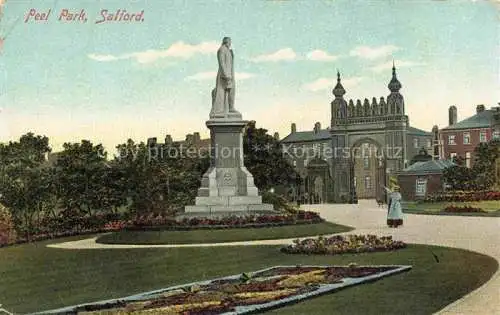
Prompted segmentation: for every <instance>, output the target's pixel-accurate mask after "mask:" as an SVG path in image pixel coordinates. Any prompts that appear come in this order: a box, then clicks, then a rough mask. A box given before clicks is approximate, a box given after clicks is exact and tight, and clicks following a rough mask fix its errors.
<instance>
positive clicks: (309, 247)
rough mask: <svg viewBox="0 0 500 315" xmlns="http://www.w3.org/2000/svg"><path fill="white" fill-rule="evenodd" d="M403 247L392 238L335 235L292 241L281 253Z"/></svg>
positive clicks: (355, 250)
mask: <svg viewBox="0 0 500 315" xmlns="http://www.w3.org/2000/svg"><path fill="white" fill-rule="evenodd" d="M405 247H406V244H405V243H404V242H401V241H394V240H393V239H392V236H383V237H377V236H375V235H346V236H342V235H335V236H332V237H329V238H324V237H322V236H320V237H318V238H307V239H304V240H294V241H293V244H292V245H288V246H285V247H283V248H281V251H282V252H285V253H288V254H308V255H309V254H315V255H338V254H345V253H364V252H380V251H391V250H396V249H400V248H405Z"/></svg>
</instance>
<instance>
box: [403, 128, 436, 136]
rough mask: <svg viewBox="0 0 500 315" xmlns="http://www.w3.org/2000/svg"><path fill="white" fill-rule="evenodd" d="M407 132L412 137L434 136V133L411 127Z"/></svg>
mask: <svg viewBox="0 0 500 315" xmlns="http://www.w3.org/2000/svg"><path fill="white" fill-rule="evenodd" d="M406 131H407V134H409V135H412V136H432V132H428V131H425V130H422V129H418V128H415V127H411V126H408V128H406Z"/></svg>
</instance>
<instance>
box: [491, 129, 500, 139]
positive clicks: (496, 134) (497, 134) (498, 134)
mask: <svg viewBox="0 0 500 315" xmlns="http://www.w3.org/2000/svg"><path fill="white" fill-rule="evenodd" d="M493 139H500V131H494V132H493Z"/></svg>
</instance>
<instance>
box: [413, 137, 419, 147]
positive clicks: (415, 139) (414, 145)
mask: <svg viewBox="0 0 500 315" xmlns="http://www.w3.org/2000/svg"><path fill="white" fill-rule="evenodd" d="M413 147H414V148H415V149H416V148H418V138H413Z"/></svg>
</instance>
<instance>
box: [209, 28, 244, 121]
mask: <svg viewBox="0 0 500 315" xmlns="http://www.w3.org/2000/svg"><path fill="white" fill-rule="evenodd" d="M233 58H234V55H233V51H232V49H231V38H229V37H224V39H223V40H222V45H221V46H220V48H219V50H218V51H217V61H218V62H219V70H218V71H217V79H216V81H215V89H213V90H212V111H211V113H210V115H211V116H217V115H224V114H227V113H237V111H236V110H235V109H234V90H235V84H234V60H233Z"/></svg>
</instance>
